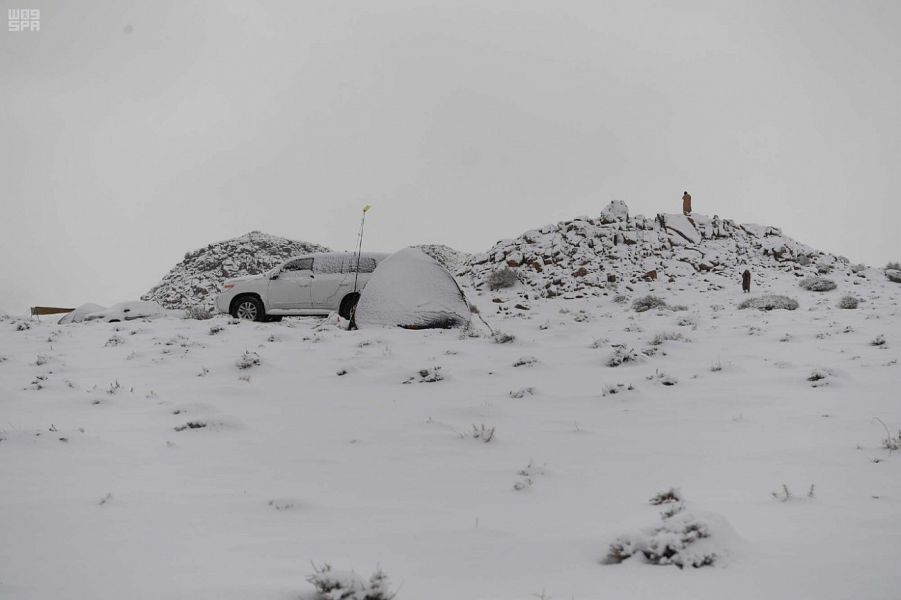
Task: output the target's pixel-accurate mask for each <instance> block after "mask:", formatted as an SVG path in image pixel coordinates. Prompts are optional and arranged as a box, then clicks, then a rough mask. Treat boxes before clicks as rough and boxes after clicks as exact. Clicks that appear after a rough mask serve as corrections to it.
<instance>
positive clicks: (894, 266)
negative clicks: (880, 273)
mask: <svg viewBox="0 0 901 600" xmlns="http://www.w3.org/2000/svg"><path fill="white" fill-rule="evenodd" d="M885 270H886V271H888V270H892V271H901V263H899V262H891V261H890V262H889V263H888V264H886V265H885Z"/></svg>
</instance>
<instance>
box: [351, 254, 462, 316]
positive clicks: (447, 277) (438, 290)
mask: <svg viewBox="0 0 901 600" xmlns="http://www.w3.org/2000/svg"><path fill="white" fill-rule="evenodd" d="M471 317H472V313H471V312H470V310H469V303H468V302H467V301H466V296H464V295H463V291H462V290H461V289H460V286H459V285H457V282H456V281H455V280H454V278H453V276H452V275H451V274H450V273H448V272H447V270H445V269H444V267H442V266H441V265H440V264H438V262H436V261H435V260H434V259H433V258H431V257H429V256H427V255H426V254H425V253H423V252H422V251H420V250H418V249H416V248H404V249H403V250H400V251H398V252H395V253H394V254H392V255H391V256H389V257H388V258H386V259H385V260H383V261H382V262H381V263H379V266H378V267H377V268H376V269H375V271H374V272H373V273H372V277H371V278H370V279H369V282H368V283H367V284H366V287H365V288H363V292H362V294H361V296H360V302H359V304H357V309H356V314H355V321H356V324H357V326H358V327H360V328H366V327H379V326H381V327H403V328H405V329H447V328H450V327H460V326H463V325H466V324H467V323H469V319H470V318H471Z"/></svg>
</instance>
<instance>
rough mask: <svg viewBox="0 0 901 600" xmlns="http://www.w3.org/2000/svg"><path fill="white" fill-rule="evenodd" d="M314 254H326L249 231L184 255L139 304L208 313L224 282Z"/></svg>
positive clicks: (307, 245) (304, 244)
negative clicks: (194, 308)
mask: <svg viewBox="0 0 901 600" xmlns="http://www.w3.org/2000/svg"><path fill="white" fill-rule="evenodd" d="M314 252H328V248H325V247H324V246H320V245H318V244H311V243H309V242H299V241H295V240H289V239H286V238H283V237H278V236H274V235H269V234H267V233H262V232H259V231H251V232H250V233H248V234H245V235H242V236H240V237H236V238H233V239H230V240H225V241H222V242H216V243H215V244H209V245H208V246H206V247H204V248H200V249H198V250H194V251H193V252H188V253H186V254H185V258H184V260H183V261H181V262H180V263H178V264H177V265H175V266H174V267H173V268H172V270H171V271H169V272H168V273H167V274H166V275H165V276H164V277H163V280H162V281H161V282H159V283H158V284H157V285H155V286H154V287H153V288H152V289H151V290H150V291H149V292H147V293H146V294H144V295H143V296H141V300H153V301H155V302H158V303H159V304H160V305H162V306H163V307H165V308H188V307H191V306H197V305H200V306H204V307H206V308H208V309H212V308H213V299H214V298H215V296H216V294H217V293H218V292H219V286H220V285H221V284H222V282H223V281H225V280H226V279H232V278H235V277H242V276H245V275H256V274H258V273H263V272H264V271H268V270H269V269H271V268H273V267H276V266H278V265H279V264H281V263H282V262H284V261H285V260H287V259H289V258H291V257H294V256H299V255H301V254H312V253H314Z"/></svg>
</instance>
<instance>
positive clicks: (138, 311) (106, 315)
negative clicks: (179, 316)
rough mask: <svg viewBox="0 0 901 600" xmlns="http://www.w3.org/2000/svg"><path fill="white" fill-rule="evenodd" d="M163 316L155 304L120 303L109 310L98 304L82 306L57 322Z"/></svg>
mask: <svg viewBox="0 0 901 600" xmlns="http://www.w3.org/2000/svg"><path fill="white" fill-rule="evenodd" d="M161 316H163V307H161V306H160V305H159V304H157V303H156V302H136V301H133V302H120V303H118V304H113V305H112V306H110V307H109V308H104V307H103V306H100V305H99V304H82V305H81V306H79V307H78V308H76V309H75V310H74V311H72V312H70V313H69V314H67V315H66V316H64V317H63V318H62V319H60V320H59V322H60V324H66V323H80V322H81V321H102V322H105V323H115V322H117V321H134V320H135V319H154V318H157V317H161Z"/></svg>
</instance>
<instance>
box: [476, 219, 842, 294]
mask: <svg viewBox="0 0 901 600" xmlns="http://www.w3.org/2000/svg"><path fill="white" fill-rule="evenodd" d="M468 267H469V273H470V275H471V278H472V282H473V284H474V285H475V286H476V287H477V288H482V287H484V286H486V285H487V282H488V278H489V277H490V276H491V274H492V273H493V272H495V271H496V270H498V269H502V268H504V267H508V268H511V269H514V270H515V271H516V272H517V275H518V278H519V280H520V281H521V282H522V283H523V284H524V285H525V286H526V287H528V288H530V289H531V290H532V291H533V292H534V293H535V294H536V295H538V296H542V297H553V296H556V295H564V297H576V296H580V295H591V294H594V295H596V294H598V293H600V290H601V289H603V288H604V287H605V286H606V285H607V284H608V283H610V282H612V281H615V282H622V281H626V282H635V281H637V280H639V279H641V278H643V277H645V275H646V274H649V273H653V274H654V275H655V276H656V277H657V278H660V279H668V280H669V279H675V278H678V277H682V276H687V275H692V276H693V275H696V274H708V275H710V276H711V277H710V278H708V281H717V276H724V277H727V278H729V279H730V280H734V278H735V276H736V270H737V269H739V268H740V269H742V270H743V269H744V268H745V267H748V268H750V269H751V271H752V272H753V273H754V274H755V276H757V275H761V274H764V273H767V272H772V271H774V270H775V271H781V272H793V273H797V274H798V275H799V276H802V275H806V274H809V273H811V272H815V271H816V270H818V269H819V270H820V271H828V270H831V269H833V268H840V269H842V270H845V271H850V270H851V265H849V264H848V261H847V259H844V258H842V257H837V256H833V255H831V254H826V253H823V252H819V251H817V250H814V249H813V248H811V247H809V246H806V245H804V244H801V243H799V242H797V241H795V240H793V239H791V238H789V237H787V236H785V235H783V233H782V231H781V230H780V229H778V228H776V227H770V226H761V225H750V224H745V225H739V224H737V223H735V222H734V221H730V220H729V219H721V218H720V217H718V216H714V217H712V218H710V217H707V216H705V215H702V214H697V213H692V214H691V215H689V216H685V215H683V214H668V213H661V214H658V215H657V217H656V218H655V219H649V218H646V217H644V216H641V215H637V216H630V215H629V209H628V207H627V206H626V204H625V203H624V202H622V201H614V202H611V203H610V205H608V206H607V207H606V208H605V209H604V210H603V211H602V212H601V214H600V215H599V216H597V217H594V218H590V217H580V218H576V219H573V220H571V221H564V222H561V223H557V224H553V225H546V226H544V227H541V228H539V229H533V230H530V231H527V232H525V233H523V234H522V235H520V236H519V237H517V238H516V239H513V240H502V241H500V242H498V243H497V244H495V245H494V246H493V247H492V248H491V249H490V250H488V251H487V252H484V253H481V254H477V255H474V256H472V257H471V258H470V259H469V261H468ZM739 273H740V271H739Z"/></svg>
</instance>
